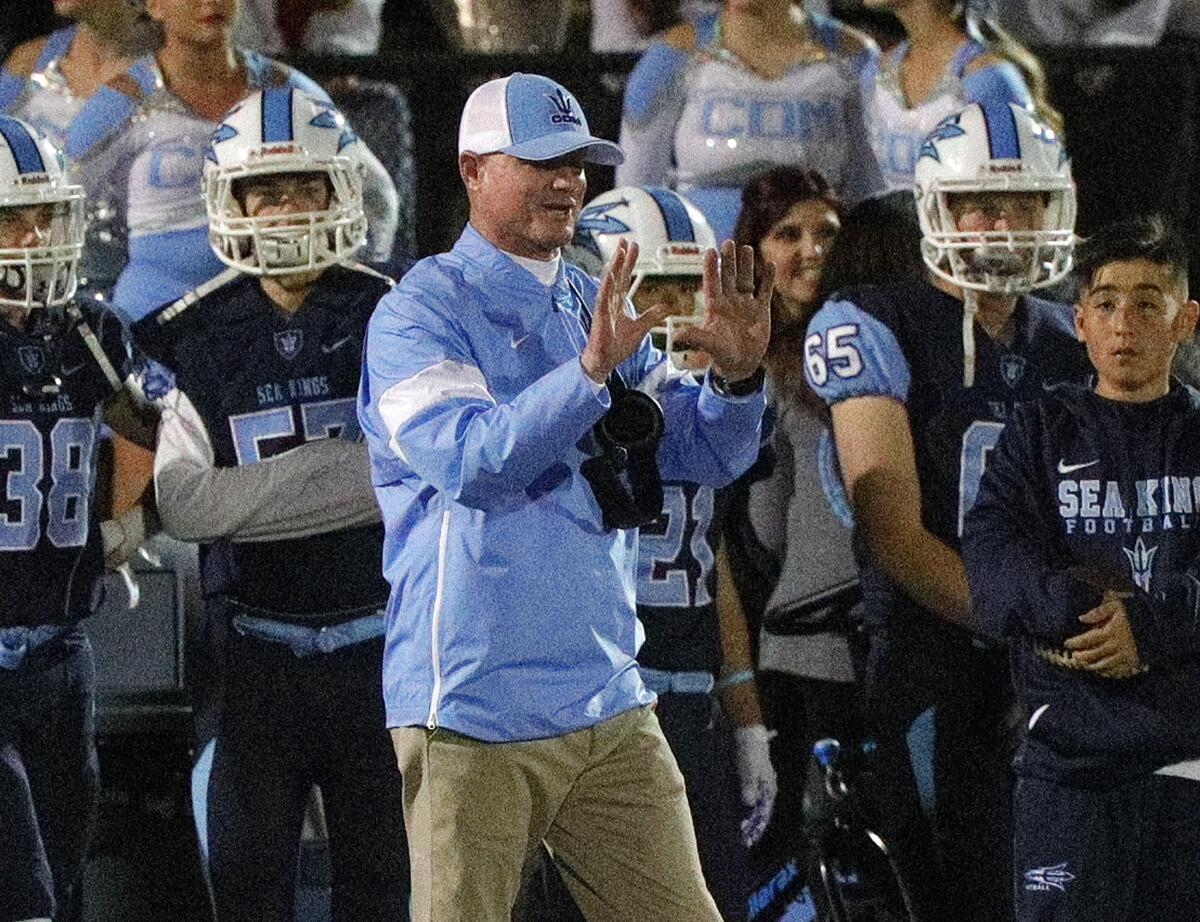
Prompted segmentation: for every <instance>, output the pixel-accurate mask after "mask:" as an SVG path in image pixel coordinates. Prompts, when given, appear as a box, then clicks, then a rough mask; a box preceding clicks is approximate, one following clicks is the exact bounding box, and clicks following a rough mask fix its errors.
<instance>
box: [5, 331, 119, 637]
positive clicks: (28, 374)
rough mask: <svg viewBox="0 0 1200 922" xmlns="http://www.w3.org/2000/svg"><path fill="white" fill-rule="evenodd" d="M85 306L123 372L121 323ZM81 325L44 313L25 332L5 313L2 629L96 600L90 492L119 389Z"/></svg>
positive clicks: (76, 615)
mask: <svg viewBox="0 0 1200 922" xmlns="http://www.w3.org/2000/svg"><path fill="white" fill-rule="evenodd" d="M80 309H81V311H82V312H85V313H83V314H82V315H81V316H82V319H83V321H84V322H85V323H86V324H87V325H88V326H89V327H90V328H91V330H92V332H93V333H95V334H96V337H97V338H98V340H99V342H100V343H101V346H102V348H103V349H104V352H105V354H106V355H107V357H108V360H109V362H110V363H111V364H112V366H113V369H114V370H115V371H117V372H118V373H120V374H121V375H122V377H123V376H124V372H125V371H126V369H127V366H128V365H129V360H128V353H127V350H126V346H125V342H124V339H123V336H122V331H121V325H120V323H119V321H118V320H117V319H116V317H115V315H113V314H111V313H109V312H106V311H105V312H100V311H93V310H90V309H89V308H87V307H81V308H80ZM78 324H79V320H77V319H71V318H70V317H69V316H64V315H59V314H57V313H56V314H51V313H49V312H42V311H37V312H35V313H34V314H33V315H32V317H31V319H30V326H29V327H27V328H26V329H25V330H17V329H16V328H14V327H13V326H11V325H10V324H9V323H8V322H7V321H4V320H0V390H2V392H3V396H2V397H0V400H2V401H3V410H2V412H0V490H2V491H3V492H2V494H0V585H2V586H3V587H4V589H3V594H2V595H0V627H14V626H17V625H38V624H69V623H71V622H73V621H77V620H79V619H80V618H83V617H86V616H87V615H89V614H91V613H92V611H93V609H94V608H95V607H96V604H97V603H98V602H99V592H100V584H99V578H100V576H101V575H102V573H103V571H104V551H103V546H102V543H101V540H100V529H99V528H98V527H97V521H96V513H95V508H94V506H93V503H92V491H93V488H94V487H95V481H96V469H95V462H96V447H97V444H98V442H99V437H98V436H99V429H100V424H101V413H100V412H99V410H100V407H101V405H102V404H103V403H104V402H105V401H106V400H108V398H110V397H111V396H113V394H114V388H113V385H112V384H110V383H109V380H108V378H107V377H106V376H105V373H104V371H103V370H102V369H101V367H100V365H99V363H98V362H97V360H96V358H95V356H94V355H93V354H92V352H91V351H90V350H89V349H88V347H87V344H86V343H85V342H84V339H83V337H82V336H81V335H80V332H79V328H78Z"/></svg>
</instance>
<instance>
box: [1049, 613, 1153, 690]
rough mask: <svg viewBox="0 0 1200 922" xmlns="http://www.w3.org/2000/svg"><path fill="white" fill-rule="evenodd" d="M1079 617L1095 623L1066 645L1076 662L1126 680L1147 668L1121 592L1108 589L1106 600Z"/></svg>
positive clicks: (1104, 674)
mask: <svg viewBox="0 0 1200 922" xmlns="http://www.w3.org/2000/svg"><path fill="white" fill-rule="evenodd" d="M1079 620H1080V621H1081V622H1083V623H1084V624H1087V625H1094V626H1093V627H1091V628H1090V629H1089V630H1086V631H1084V632H1083V633H1082V634H1076V635H1075V636H1074V637H1071V638H1069V639H1068V640H1067V642H1066V644H1065V645H1064V646H1065V647H1066V648H1067V649H1068V650H1070V651H1071V654H1072V656H1073V657H1074V659H1075V660H1076V661H1077V662H1079V663H1082V664H1083V666H1084V667H1085V668H1087V669H1089V670H1091V671H1092V672H1097V673H1099V674H1100V675H1102V676H1105V677H1106V678H1110V679H1127V678H1129V677H1131V676H1135V675H1138V674H1139V673H1141V672H1144V671H1145V668H1146V667H1145V666H1144V665H1143V664H1142V659H1141V656H1139V654H1138V649H1137V641H1135V640H1134V637H1133V629H1132V628H1131V627H1130V626H1129V614H1128V613H1127V612H1126V611H1125V602H1124V600H1123V599H1122V597H1121V596H1120V595H1118V594H1117V593H1114V592H1111V591H1109V592H1105V594H1104V601H1102V602H1101V603H1100V604H1099V605H1097V606H1096V607H1095V608H1093V609H1092V610H1091V611H1088V612H1084V613H1083V614H1082V615H1080V616H1079Z"/></svg>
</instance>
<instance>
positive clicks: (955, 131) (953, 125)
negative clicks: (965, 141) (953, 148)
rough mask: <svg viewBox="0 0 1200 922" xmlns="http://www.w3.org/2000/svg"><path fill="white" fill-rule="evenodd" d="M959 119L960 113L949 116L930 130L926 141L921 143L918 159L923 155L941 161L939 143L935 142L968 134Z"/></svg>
mask: <svg viewBox="0 0 1200 922" xmlns="http://www.w3.org/2000/svg"><path fill="white" fill-rule="evenodd" d="M958 119H959V116H958V115H952V116H950V117H949V118H947V119H944V120H943V121H942V122H941V123H940V124H939V125H938V126H937V127H936V128H934V129H933V131H931V132H929V134H928V135H927V136H926V138H925V143H924V144H922V145H921V150H920V152H919V153H918V155H917V159H920V158H921V157H932V158H933V159H934V160H937V161H938V162H939V163H940V162H941V159H942V157H941V155H940V154H939V153H938V149H937V145H936V144H935V143H934V142H935V141H945V140H947V139H949V138H961V137H962V136H963V135H964V134H966V132H965V131H963V130H962V128H960V127H959V124H958Z"/></svg>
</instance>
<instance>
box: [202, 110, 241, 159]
mask: <svg viewBox="0 0 1200 922" xmlns="http://www.w3.org/2000/svg"><path fill="white" fill-rule="evenodd" d="M230 114H231V115H232V114H233V113H230ZM237 134H238V130H237V129H236V128H234V127H233V126H232V125H230V124H229V123H228V122H222V123H221V124H220V125H219V126H218V127H217V130H216V131H214V132H213V134H212V138H211V139H210V140H209V142H208V153H207V154H205V158H206V159H208V160H211V161H212V162H213V163H218V162H219V161H218V160H217V148H216V145H218V144H220V143H221V142H223V141H228V140H230V139H231V138H236V137H237Z"/></svg>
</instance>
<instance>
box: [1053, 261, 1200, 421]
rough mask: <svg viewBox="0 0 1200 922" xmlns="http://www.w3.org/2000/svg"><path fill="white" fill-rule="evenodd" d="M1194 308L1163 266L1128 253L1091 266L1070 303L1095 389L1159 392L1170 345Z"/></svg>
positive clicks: (1188, 326)
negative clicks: (1086, 280)
mask: <svg viewBox="0 0 1200 922" xmlns="http://www.w3.org/2000/svg"><path fill="white" fill-rule="evenodd" d="M1198 311H1200V305H1197V304H1196V302H1195V301H1189V300H1188V299H1187V290H1186V286H1185V285H1184V284H1183V282H1182V281H1180V280H1178V279H1176V278H1175V277H1174V276H1173V273H1172V270H1171V267H1169V266H1163V265H1159V264H1158V263H1152V262H1149V261H1147V260H1144V259H1131V260H1126V261H1119V262H1111V263H1108V264H1107V265H1105V266H1102V267H1101V268H1100V269H1099V270H1097V272H1096V273H1095V275H1094V276H1093V277H1092V278H1091V280H1090V282H1089V283H1088V284H1087V286H1086V287H1085V288H1084V289H1083V290H1082V291H1081V292H1080V300H1079V303H1078V304H1076V305H1075V331H1076V333H1077V334H1078V336H1079V339H1080V341H1081V342H1083V343H1084V345H1086V346H1087V351H1088V358H1090V359H1091V362H1092V365H1093V366H1095V368H1096V375H1097V378H1098V381H1097V386H1096V393H1098V394H1100V395H1101V396H1102V397H1109V398H1112V399H1114V400H1125V401H1135V402H1140V401H1145V400H1153V399H1155V398H1156V397H1161V396H1162V395H1163V394H1165V393H1166V392H1167V388H1168V386H1169V380H1170V371H1171V360H1172V358H1174V356H1175V349H1176V347H1177V346H1178V345H1179V344H1180V343H1181V342H1183V341H1184V340H1185V339H1187V338H1188V337H1190V336H1191V335H1192V333H1193V332H1195V329H1196V315H1197V312H1198Z"/></svg>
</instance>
